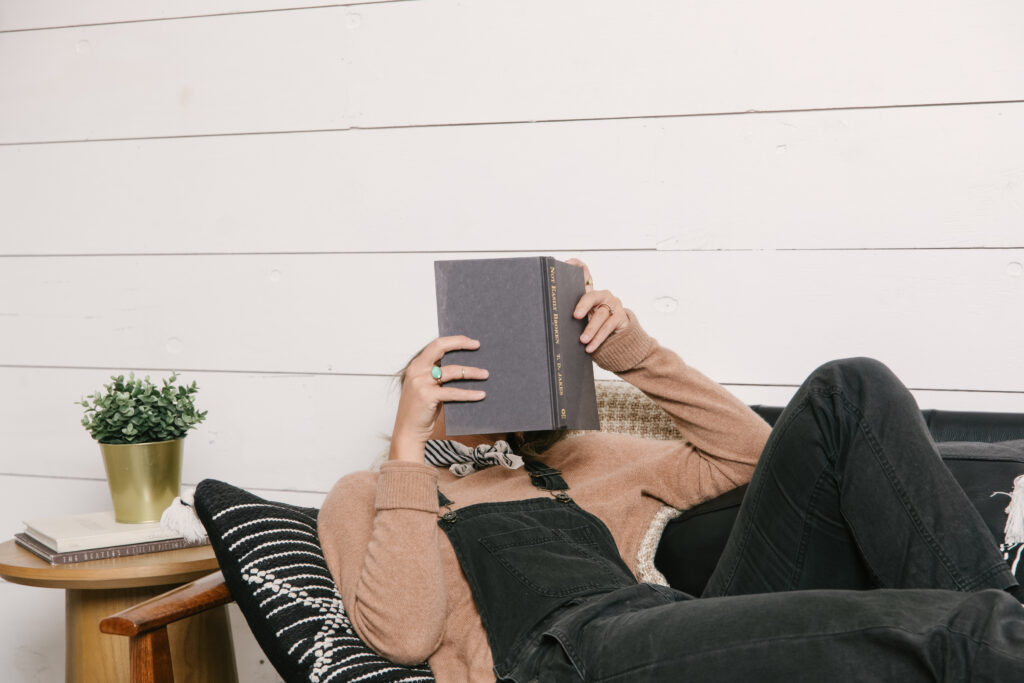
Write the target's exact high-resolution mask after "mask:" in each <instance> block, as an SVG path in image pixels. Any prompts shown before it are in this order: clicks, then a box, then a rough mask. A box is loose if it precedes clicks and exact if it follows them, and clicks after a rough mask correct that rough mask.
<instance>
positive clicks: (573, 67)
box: [0, 0, 1024, 143]
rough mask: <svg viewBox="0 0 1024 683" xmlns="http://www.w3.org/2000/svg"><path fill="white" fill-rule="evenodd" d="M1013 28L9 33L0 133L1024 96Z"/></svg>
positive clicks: (350, 16) (3, 53)
mask: <svg viewBox="0 0 1024 683" xmlns="http://www.w3.org/2000/svg"><path fill="white" fill-rule="evenodd" d="M882 17H884V19H882ZM1022 33H1024V5H1022V4H1021V3H1019V2H1016V0H987V1H980V2H977V3H971V5H970V6H966V5H964V4H963V3H961V2H958V1H957V0H937V1H936V2H927V1H926V0H915V1H914V2H910V3H905V4H903V5H901V9H900V10H898V11H894V9H893V7H892V3H890V2H886V0H865V2H861V3H857V4H856V5H849V6H844V7H837V6H836V5H834V4H831V3H819V2H814V1H813V0H782V1H781V2H776V3H770V4H765V3H756V2H750V1H748V0H731V1H729V2H720V3H716V4H715V6H714V9H713V10H708V9H707V8H706V7H704V6H702V5H699V4H696V3H690V2H678V1H676V0H636V2H632V3H630V4H629V6H628V7H624V6H622V5H621V4H617V3H609V2H592V1H590V0H563V1H561V2H558V3H557V4H555V5H553V4H552V3H551V2H550V0H522V1H521V2H514V3H510V2H506V1H504V0H478V1H477V2H472V3H462V2H460V1H459V0H429V1H420V2H407V3H398V2H390V3H379V4H371V5H363V6H361V7H359V8H357V9H356V8H351V7H328V8H324V9H320V10H316V11H313V10H306V11H295V12H264V13H255V14H243V15H228V16H216V17H209V18H204V19H188V20H179V21H156V22H142V23H135V24H130V25H127V24H116V25H102V26H91V27H82V28H67V29H55V30H49V31H27V32H13V33H6V34H3V37H2V40H0V63H5V64H6V63H14V64H24V65H26V66H25V68H16V69H4V70H2V71H0V98H2V99H4V100H8V99H13V101H17V102H18V107H17V108H16V109H14V108H4V109H2V110H0V142H5V143H9V142H27V141H53V140H95V139H100V138H123V137H130V138H135V137H148V136H179V135H210V134H231V133H253V132H280V131H295V130H319V129H344V128H349V127H381V126H410V125H451V124H453V123H481V122H502V121H538V120H552V119H555V120H573V119H581V118H607V117H637V116H680V115H692V114H708V113H720V112H744V111H748V110H759V111H761V110H788V109H808V108H811V109H817V108H833V107H889V106H900V105H903V106H905V105H920V104H945V103H953V102H991V101H1005V100H1020V99H1022V98H1024V93H1022V92H1021V87H1022V83H1024V60H1021V59H1020V58H1019V56H1020V55H1019V43H1020V41H1019V37H1020V35H1021V34H1022ZM28 65H31V67H30V68H29V66H28Z"/></svg>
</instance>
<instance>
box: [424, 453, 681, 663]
mask: <svg viewBox="0 0 1024 683" xmlns="http://www.w3.org/2000/svg"><path fill="white" fill-rule="evenodd" d="M526 469H527V471H528V472H529V474H530V478H531V481H532V483H533V484H534V485H535V486H537V487H538V488H541V489H544V490H547V491H549V492H551V493H553V494H554V497H550V498H531V499H528V500H522V501H510V502H504V503H478V504H475V505H470V506H467V507H465V508H462V509H460V510H458V511H454V512H453V511H450V510H449V512H447V513H446V514H444V515H443V516H442V517H441V519H440V520H438V525H439V526H440V527H441V529H442V530H444V532H445V534H446V535H447V536H448V539H449V540H450V541H451V544H452V546H453V547H454V549H455V554H456V557H457V558H458V560H459V564H460V566H461V568H462V572H463V573H464V574H465V576H466V580H467V582H468V583H469V587H470V589H471V590H472V593H473V599H474V602H475V603H476V607H477V611H478V612H479V613H480V619H481V621H482V622H483V626H484V630H485V631H486V633H487V641H488V644H489V645H490V647H491V653H492V656H493V659H494V672H495V674H496V676H497V678H498V679H499V680H502V681H513V682H514V683H528V682H531V681H538V680H544V679H543V678H540V679H539V678H538V673H537V672H538V669H539V668H541V667H547V669H546V671H547V673H548V675H549V676H550V677H551V680H563V681H564V680H566V679H565V677H564V675H559V674H558V673H557V672H556V671H555V670H552V668H551V667H552V666H555V667H556V668H557V667H558V666H561V667H563V669H562V670H563V671H564V673H565V674H569V675H571V676H572V677H575V676H576V675H579V676H580V678H583V677H584V675H585V674H584V671H583V670H582V667H583V664H582V662H581V661H580V658H579V656H578V653H577V652H576V651H575V647H574V642H575V638H574V635H575V634H576V633H578V630H579V628H580V627H581V626H582V625H583V624H584V623H586V622H587V621H588V620H589V619H590V618H592V616H593V615H594V614H595V613H598V612H606V611H607V610H608V608H609V605H608V603H609V602H616V603H625V604H628V606H629V608H631V609H636V608H637V607H641V606H642V605H641V604H639V603H640V602H644V603H650V604H655V603H657V604H664V603H665V602H670V601H672V598H670V597H668V595H667V594H666V593H665V592H663V591H661V590H660V587H652V586H651V585H649V584H638V583H637V581H636V579H635V578H634V577H633V574H632V572H630V570H629V568H628V567H627V566H626V564H625V562H623V561H622V558H621V557H620V555H619V551H618V548H617V547H616V545H615V541H614V539H613V538H612V535H611V532H610V531H609V530H608V528H607V527H606V526H605V525H604V523H603V522H602V521H601V520H600V519H598V518H597V517H595V516H594V515H592V514H590V513H589V512H587V511H585V510H583V509H582V508H580V507H579V506H578V505H577V504H576V503H575V502H574V501H573V500H572V499H571V498H570V497H569V495H568V494H567V493H566V492H565V491H566V490H567V489H568V486H567V485H566V483H565V481H564V479H562V477H561V473H560V472H559V471H558V470H555V469H552V468H549V467H546V466H545V465H543V464H542V463H539V462H527V464H526ZM438 499H439V502H440V504H441V506H442V507H448V506H450V505H451V504H452V501H450V500H448V498H447V497H445V496H444V494H443V493H441V492H440V491H439V492H438ZM672 592H675V591H672ZM679 595H681V594H679ZM675 599H678V598H675ZM623 606H625V605H623ZM566 660H568V662H570V663H571V668H570V669H569V670H568V671H565V668H564V667H566V666H567V665H566V663H565V662H566Z"/></svg>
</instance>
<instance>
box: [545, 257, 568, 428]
mask: <svg viewBox="0 0 1024 683" xmlns="http://www.w3.org/2000/svg"><path fill="white" fill-rule="evenodd" d="M548 280H549V281H550V282H551V317H552V319H553V321H554V322H553V325H552V327H553V329H554V332H555V345H556V346H557V345H558V286H557V285H556V284H555V267H554V266H549V267H548ZM555 374H556V375H557V377H558V395H559V396H565V384H564V381H563V379H562V354H561V352H556V353H555ZM562 417H563V418H565V409H564V408H563V409H562Z"/></svg>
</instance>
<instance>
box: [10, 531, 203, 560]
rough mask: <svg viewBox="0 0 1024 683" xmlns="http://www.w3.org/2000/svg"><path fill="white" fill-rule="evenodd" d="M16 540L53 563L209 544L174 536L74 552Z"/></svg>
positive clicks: (99, 558)
mask: <svg viewBox="0 0 1024 683" xmlns="http://www.w3.org/2000/svg"><path fill="white" fill-rule="evenodd" d="M15 541H16V542H17V543H18V545H20V546H21V547H23V548H25V549H26V550H28V551H29V552H31V553H34V554H35V555H38V556H39V557H41V558H42V559H44V560H46V561H47V562H49V563H50V564H52V565H59V564H73V563H75V562H88V561H90V560H110V559H113V558H115V557H130V556H132V555H144V554H146V553H160V552H164V551H167V550H180V549H182V548H192V547H196V546H201V545H207V544H208V543H209V541H207V540H202V541H198V542H193V541H186V540H185V539H183V538H174V539H170V540H167V541H152V542H149V543H133V544H130V545H118V546H111V547H109V548H95V549H93V550H78V551H74V552H64V553H49V552H46V551H44V550H42V549H40V548H37V547H34V546H33V545H31V544H29V543H25V542H23V541H22V540H21V539H19V538H17V537H15Z"/></svg>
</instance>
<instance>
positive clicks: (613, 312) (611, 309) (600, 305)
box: [594, 303, 615, 315]
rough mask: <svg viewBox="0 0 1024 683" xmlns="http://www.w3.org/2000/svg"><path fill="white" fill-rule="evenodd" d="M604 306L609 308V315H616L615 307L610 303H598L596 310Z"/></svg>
mask: <svg viewBox="0 0 1024 683" xmlns="http://www.w3.org/2000/svg"><path fill="white" fill-rule="evenodd" d="M602 306H604V307H605V308H607V309H608V315H615V309H614V308H612V307H611V306H609V305H608V304H603V303H602V304H598V305H596V306H594V310H595V311H596V310H597V309H599V308H601V307H602Z"/></svg>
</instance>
